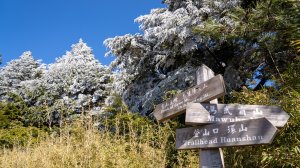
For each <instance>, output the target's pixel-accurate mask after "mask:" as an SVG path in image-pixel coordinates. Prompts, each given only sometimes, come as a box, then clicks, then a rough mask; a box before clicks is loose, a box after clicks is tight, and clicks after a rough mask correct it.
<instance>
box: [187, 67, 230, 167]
mask: <svg viewBox="0 0 300 168" xmlns="http://www.w3.org/2000/svg"><path fill="white" fill-rule="evenodd" d="M214 76H215V74H214V72H213V71H212V70H211V69H210V68H208V67H207V66H206V65H202V66H201V67H199V68H198V70H197V71H196V81H197V84H200V83H202V82H204V81H206V80H209V79H211V78H213V77H214ZM209 103H214V104H218V99H214V100H211V101H210V102H209ZM195 108H197V107H195ZM190 113H193V111H186V119H185V123H186V124H189V121H192V119H190V118H188V116H190V115H189V114H190ZM192 124H194V123H192ZM199 167H201V168H224V167H225V163H224V156H223V151H222V149H221V148H213V149H200V150H199Z"/></svg>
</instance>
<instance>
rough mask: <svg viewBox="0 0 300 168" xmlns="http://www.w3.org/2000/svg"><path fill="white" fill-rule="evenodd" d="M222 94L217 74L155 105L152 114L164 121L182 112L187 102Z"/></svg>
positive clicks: (221, 86) (223, 92)
mask: <svg viewBox="0 0 300 168" xmlns="http://www.w3.org/2000/svg"><path fill="white" fill-rule="evenodd" d="M224 94H225V85H224V80H223V77H222V76H221V75H217V76H215V77H213V78H211V79H210V80H207V81H205V82H203V83H201V84H199V85H196V86H194V87H192V88H189V89H188V90H186V91H184V92H182V93H180V94H179V95H177V96H176V97H174V98H171V99H169V100H167V101H165V102H163V103H161V104H159V105H157V106H156V108H155V110H154V112H153V114H154V116H155V118H156V119H157V120H158V121H164V120H166V119H169V118H172V117H175V116H178V115H180V114H182V113H184V112H185V109H186V104H187V103H188V102H207V101H210V100H213V99H215V98H218V97H220V96H223V95H224Z"/></svg>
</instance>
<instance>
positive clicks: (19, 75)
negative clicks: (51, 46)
mask: <svg viewBox="0 0 300 168" xmlns="http://www.w3.org/2000/svg"><path fill="white" fill-rule="evenodd" d="M44 70H45V66H44V65H43V64H41V61H39V60H34V58H33V56H32V54H31V52H30V51H26V52H24V53H23V54H22V55H21V56H20V58H19V59H15V60H12V61H10V62H9V63H8V64H7V65H6V66H4V67H3V68H1V69H0V99H2V100H7V98H8V94H9V93H14V94H17V95H21V96H22V91H21V89H20V88H21V87H28V88H30V87H34V86H32V85H24V84H25V83H24V82H26V81H32V80H36V79H39V78H40V77H41V76H42V75H43V73H44Z"/></svg>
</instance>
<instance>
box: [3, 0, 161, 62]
mask: <svg viewBox="0 0 300 168" xmlns="http://www.w3.org/2000/svg"><path fill="white" fill-rule="evenodd" d="M162 7H165V6H164V5H163V4H161V0H107V1H101V0H0V23H1V25H0V54H1V55H2V65H1V66H4V65H5V64H6V63H7V62H9V61H10V60H12V59H17V58H18V57H19V56H20V55H21V54H22V53H23V52H24V51H31V52H32V55H33V56H34V58H35V59H41V60H43V63H46V64H49V63H54V61H55V58H57V57H60V56H62V55H64V54H65V52H66V51H67V50H70V49H71V45H72V44H74V43H77V42H78V40H79V38H82V39H83V41H84V42H86V43H87V44H88V46H90V47H92V48H93V51H94V54H95V56H96V58H97V59H98V60H100V62H101V63H102V64H106V65H107V64H109V62H110V61H111V60H112V58H111V57H104V54H105V52H106V48H105V46H104V45H103V41H104V40H105V39H106V38H109V37H115V36H120V35H124V34H127V33H131V34H134V33H137V32H139V28H138V24H137V23H134V21H133V20H134V19H135V18H136V17H138V16H140V15H144V14H149V13H150V10H151V9H153V8H162Z"/></svg>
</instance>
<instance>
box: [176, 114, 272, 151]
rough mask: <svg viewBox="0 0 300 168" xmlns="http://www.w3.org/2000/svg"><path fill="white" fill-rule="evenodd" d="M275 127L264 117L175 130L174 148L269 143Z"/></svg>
mask: <svg viewBox="0 0 300 168" xmlns="http://www.w3.org/2000/svg"><path fill="white" fill-rule="evenodd" d="M276 132H277V128H276V127H274V126H273V125H272V123H270V122H269V121H268V120H267V119H266V118H258V119H253V120H245V121H239V122H234V123H219V124H209V125H203V126H197V127H189V128H181V129H177V130H176V149H197V148H219V147H229V146H244V145H259V144H270V143H271V142H272V141H273V139H274V137H275V134H276Z"/></svg>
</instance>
